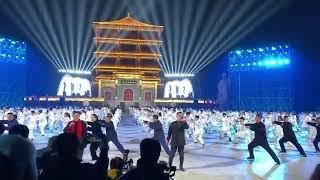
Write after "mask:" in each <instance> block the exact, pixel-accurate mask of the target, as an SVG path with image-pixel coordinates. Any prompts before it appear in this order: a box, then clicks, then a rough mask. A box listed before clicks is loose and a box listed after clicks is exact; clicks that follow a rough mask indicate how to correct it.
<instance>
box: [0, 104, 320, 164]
mask: <svg viewBox="0 0 320 180" xmlns="http://www.w3.org/2000/svg"><path fill="white" fill-rule="evenodd" d="M129 113H130V114H131V116H132V118H133V119H135V120H136V122H137V124H139V125H140V126H142V127H143V128H144V130H145V132H146V134H147V135H148V136H149V137H152V138H154V139H156V140H158V141H159V142H160V144H161V146H162V147H163V149H164V151H165V152H166V154H167V155H168V156H169V164H170V165H171V164H172V161H173V158H174V155H175V153H176V151H178V152H179V156H180V169H182V170H183V161H184V146H185V145H186V142H187V141H186V139H192V141H193V142H194V143H199V144H200V145H201V147H203V148H204V147H205V146H206V143H205V139H204V138H203V136H204V135H205V134H207V136H210V134H216V133H218V135H219V138H220V139H221V141H229V142H231V143H234V144H238V143H244V144H248V150H249V154H250V156H249V157H248V159H249V160H252V159H254V154H253V148H255V147H257V146H261V147H263V148H264V149H265V150H266V151H267V152H268V153H269V154H270V155H271V156H272V158H273V159H274V161H275V162H276V163H277V164H279V163H280V161H279V159H278V158H277V157H276V155H275V153H274V152H273V150H272V149H271V148H270V146H269V142H271V143H272V144H274V145H275V146H276V148H278V149H281V153H285V152H286V149H285V146H284V143H286V142H290V143H291V144H292V145H293V146H295V147H296V148H297V150H298V151H299V153H300V154H301V156H304V157H306V153H305V152H304V150H303V148H302V146H301V145H300V143H299V142H298V139H297V137H296V136H299V137H300V138H299V140H300V139H303V138H305V139H306V140H307V141H309V142H313V145H314V147H315V149H316V151H317V152H320V151H319V146H318V143H319V141H320V132H319V130H320V114H319V113H299V114H295V113H282V112H263V113H256V112H245V111H224V112H223V111H217V110H203V109H200V110H196V109H178V108H163V107H146V108H133V107H132V108H130V109H129ZM121 115H122V110H121V109H120V108H117V109H115V110H112V109H110V108H107V107H101V108H93V107H59V108H3V109H0V119H1V120H9V121H11V120H13V119H14V120H15V121H16V123H17V124H24V125H26V126H27V127H28V128H29V130H30V134H29V139H31V140H34V139H35V136H34V132H35V131H38V132H39V134H40V135H41V136H48V137H49V136H52V133H56V134H58V133H61V132H77V133H75V135H76V136H77V137H78V138H79V140H80V139H81V133H80V134H79V133H78V130H75V128H77V127H78V125H77V121H75V120H82V121H83V122H84V126H85V127H88V129H85V130H83V131H89V132H90V131H92V132H93V136H92V137H93V139H90V138H89V139H90V140H89V142H86V143H84V144H85V146H86V145H87V144H90V152H91V156H92V159H93V160H96V159H97V155H96V150H97V149H98V148H99V147H100V149H103V143H101V139H103V138H107V139H108V142H109V141H111V142H113V143H114V144H115V146H116V147H117V149H118V150H119V151H120V152H122V153H124V154H126V153H128V150H125V149H124V148H123V146H122V145H121V144H120V142H119V140H118V138H117V132H116V128H117V126H118V123H119V122H120V119H121ZM12 122H14V121H12ZM12 125H13V124H12V123H8V126H12ZM8 129H9V128H8ZM102 130H104V132H102ZM80 132H82V130H80ZM106 132H107V133H106ZM165 132H166V133H165ZM166 134H167V135H166ZM89 135H90V133H89ZM86 140H87V141H88V138H87V137H86ZM169 145H170V148H169ZM85 146H84V147H85Z"/></svg>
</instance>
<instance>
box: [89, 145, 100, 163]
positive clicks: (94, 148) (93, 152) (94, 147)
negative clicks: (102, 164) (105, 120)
mask: <svg viewBox="0 0 320 180" xmlns="http://www.w3.org/2000/svg"><path fill="white" fill-rule="evenodd" d="M99 146H100V143H98V142H92V143H90V154H91V157H92V159H98V156H97V150H98V147H99Z"/></svg>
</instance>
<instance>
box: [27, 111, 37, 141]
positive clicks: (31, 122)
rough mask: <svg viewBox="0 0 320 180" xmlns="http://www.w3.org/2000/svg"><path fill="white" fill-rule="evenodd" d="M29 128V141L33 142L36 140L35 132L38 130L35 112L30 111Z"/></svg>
mask: <svg viewBox="0 0 320 180" xmlns="http://www.w3.org/2000/svg"><path fill="white" fill-rule="evenodd" d="M27 126H28V128H29V139H30V140H31V141H32V140H34V135H33V131H34V130H35V128H36V113H35V112H34V111H33V110H32V111H30V115H29V120H28V123H27Z"/></svg>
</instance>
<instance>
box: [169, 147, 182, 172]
mask: <svg viewBox="0 0 320 180" xmlns="http://www.w3.org/2000/svg"><path fill="white" fill-rule="evenodd" d="M177 150H178V152H179V158H180V165H179V167H180V168H183V161H184V146H171V154H170V156H169V166H171V165H172V161H173V158H174V156H175V155H176V152H177Z"/></svg>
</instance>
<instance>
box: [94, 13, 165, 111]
mask: <svg viewBox="0 0 320 180" xmlns="http://www.w3.org/2000/svg"><path fill="white" fill-rule="evenodd" d="M93 28H94V31H95V38H94V41H95V44H96V51H95V52H94V56H95V60H96V61H97V62H99V63H98V65H97V66H96V68H95V81H94V89H96V94H97V96H98V97H103V98H104V103H105V104H106V105H110V106H118V105H121V106H126V107H128V106H132V105H136V106H148V105H153V102H154V99H156V98H157V91H158V88H159V86H160V82H161V79H160V71H161V69H160V66H159V61H160V58H161V54H160V46H161V43H162V41H161V34H162V31H163V27H162V26H156V25H151V24H146V23H143V22H139V21H137V20H135V19H133V18H132V17H130V15H128V16H127V17H125V18H123V19H120V20H116V21H110V22H94V23H93Z"/></svg>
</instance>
